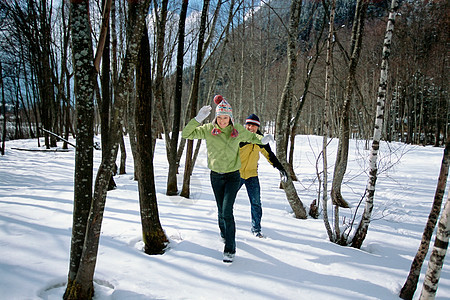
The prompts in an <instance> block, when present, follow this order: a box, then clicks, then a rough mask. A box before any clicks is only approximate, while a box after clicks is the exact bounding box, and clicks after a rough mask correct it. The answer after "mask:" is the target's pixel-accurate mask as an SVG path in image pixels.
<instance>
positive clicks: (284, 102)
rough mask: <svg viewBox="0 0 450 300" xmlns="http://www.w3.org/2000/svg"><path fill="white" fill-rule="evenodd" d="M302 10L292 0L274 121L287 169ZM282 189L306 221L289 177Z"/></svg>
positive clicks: (297, 214)
mask: <svg viewBox="0 0 450 300" xmlns="http://www.w3.org/2000/svg"><path fill="white" fill-rule="evenodd" d="M301 8H302V0H292V2H291V10H290V19H289V21H290V24H289V38H288V46H287V53H288V73H287V76H286V82H285V85H284V90H283V93H282V95H281V101H280V103H279V105H278V113H277V119H276V144H277V157H278V159H279V160H280V162H281V164H282V165H283V167H284V168H285V169H286V170H287V169H288V162H287V160H286V159H287V134H286V132H289V130H288V128H289V121H288V120H289V115H290V107H291V105H292V97H293V88H294V82H295V77H296V76H295V70H296V68H297V53H296V46H295V44H296V38H297V36H298V24H299V22H300V13H301ZM282 187H283V189H284V191H285V193H286V197H287V199H288V202H289V204H290V206H291V208H292V210H293V212H294V215H295V217H296V218H298V219H306V218H307V214H306V210H305V207H304V206H303V203H302V201H301V200H300V198H299V196H298V194H297V190H296V189H295V186H294V184H293V182H292V179H291V178H290V177H289V178H288V181H287V182H285V183H284V182H282Z"/></svg>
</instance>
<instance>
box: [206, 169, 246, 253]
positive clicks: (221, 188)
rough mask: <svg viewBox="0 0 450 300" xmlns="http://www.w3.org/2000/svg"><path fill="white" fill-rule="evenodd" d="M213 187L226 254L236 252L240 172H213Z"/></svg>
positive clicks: (211, 176)
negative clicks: (235, 206)
mask: <svg viewBox="0 0 450 300" xmlns="http://www.w3.org/2000/svg"><path fill="white" fill-rule="evenodd" d="M210 178H211V185H212V188H213V191H214V196H215V198H216V203H217V210H218V222H219V228H220V235H221V236H222V237H223V238H225V248H224V252H228V253H235V252H236V240H235V237H236V225H235V222H234V215H233V205H234V202H235V200H236V194H237V192H238V190H239V186H240V183H241V175H240V173H239V170H237V171H234V172H230V173H223V174H222V173H216V172H214V171H211V175H210Z"/></svg>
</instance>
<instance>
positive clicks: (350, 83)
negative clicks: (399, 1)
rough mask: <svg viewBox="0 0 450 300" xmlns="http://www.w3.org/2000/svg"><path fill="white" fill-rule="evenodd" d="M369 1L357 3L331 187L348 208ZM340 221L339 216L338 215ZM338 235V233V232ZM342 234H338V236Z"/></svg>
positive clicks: (338, 201) (334, 197)
mask: <svg viewBox="0 0 450 300" xmlns="http://www.w3.org/2000/svg"><path fill="white" fill-rule="evenodd" d="M368 3H369V2H368V1H365V0H358V1H357V2H356V9H355V18H354V22H353V27H352V36H351V45H350V62H349V65H348V75H347V80H346V86H345V92H344V104H343V106H342V108H341V116H340V129H339V145H338V150H337V153H336V163H335V165H334V175H333V183H332V186H331V199H332V201H333V204H334V205H336V206H340V207H344V208H348V207H349V204H348V203H347V201H345V199H344V198H343V197H342V194H341V185H342V181H343V179H344V175H345V171H346V169H347V162H348V147H349V139H350V103H351V102H352V97H353V89H354V84H355V76H356V68H357V66H358V61H359V57H360V54H361V44H362V38H363V32H364V20H365V15H366V10H367V6H368ZM336 220H338V215H336ZM337 233H338V232H337ZM339 235H340V234H339V233H338V236H339Z"/></svg>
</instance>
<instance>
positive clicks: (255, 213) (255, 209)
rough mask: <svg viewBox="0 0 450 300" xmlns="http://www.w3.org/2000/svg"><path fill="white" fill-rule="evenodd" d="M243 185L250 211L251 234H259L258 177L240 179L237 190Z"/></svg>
mask: <svg viewBox="0 0 450 300" xmlns="http://www.w3.org/2000/svg"><path fill="white" fill-rule="evenodd" d="M243 184H245V187H246V189H247V195H248V199H249V200H250V211H251V213H252V232H253V233H258V232H261V218H262V208H261V196H260V195H261V188H260V186H259V179H258V176H255V177H250V178H247V179H243V178H241V184H240V186H239V188H240V187H241V186H242V185H243Z"/></svg>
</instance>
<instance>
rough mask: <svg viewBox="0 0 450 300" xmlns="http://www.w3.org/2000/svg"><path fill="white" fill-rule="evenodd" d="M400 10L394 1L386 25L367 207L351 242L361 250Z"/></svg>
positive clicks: (375, 178)
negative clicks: (396, 23)
mask: <svg viewBox="0 0 450 300" xmlns="http://www.w3.org/2000/svg"><path fill="white" fill-rule="evenodd" d="M397 10H398V1H397V0H392V3H391V10H390V13H389V17H388V22H387V25H386V32H385V37H384V45H383V53H382V58H381V71H380V84H379V86H378V97H377V110H376V115H375V126H374V130H373V140H372V151H371V152H370V157H369V168H370V170H369V180H368V182H367V187H366V192H365V200H366V205H365V208H364V212H363V215H362V218H361V221H360V223H359V226H358V229H357V230H356V232H355V235H354V237H353V239H352V241H351V245H352V247H354V248H358V249H359V248H361V246H362V243H363V241H364V239H365V237H366V235H367V231H368V229H369V224H370V218H371V215H372V210H373V199H374V196H375V184H376V181H377V178H378V177H377V174H378V166H377V160H378V151H379V149H380V141H381V132H382V131H383V120H384V105H385V102H386V90H387V81H388V72H389V55H390V53H391V43H392V35H393V33H394V24H395V15H396V14H397Z"/></svg>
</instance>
